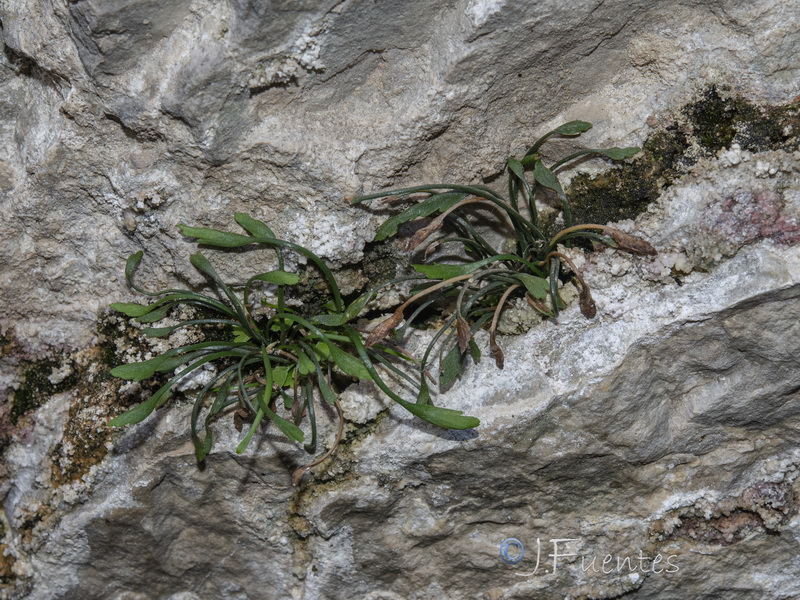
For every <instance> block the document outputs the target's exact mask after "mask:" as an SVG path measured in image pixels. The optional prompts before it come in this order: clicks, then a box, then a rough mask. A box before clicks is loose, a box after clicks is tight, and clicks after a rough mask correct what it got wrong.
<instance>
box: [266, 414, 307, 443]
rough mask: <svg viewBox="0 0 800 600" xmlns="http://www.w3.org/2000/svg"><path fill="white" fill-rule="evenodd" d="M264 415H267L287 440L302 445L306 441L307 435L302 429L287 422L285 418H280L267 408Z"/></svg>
mask: <svg viewBox="0 0 800 600" xmlns="http://www.w3.org/2000/svg"><path fill="white" fill-rule="evenodd" d="M264 413H265V414H266V415H267V417H268V418H269V420H270V421H272V422H273V423H275V426H276V427H277V428H278V429H280V430H281V431H282V432H283V435H285V436H286V437H287V438H289V439H290V440H292V441H293V442H298V443H302V442H303V440H304V439H305V434H304V433H303V431H302V429H300V428H299V427H298V426H297V425H295V424H294V423H292V422H291V421H287V420H286V419H284V418H283V417H279V416H278V415H276V414H275V413H274V412H272V411H271V410H270V409H269V408H267V409H266V410H265V411H264Z"/></svg>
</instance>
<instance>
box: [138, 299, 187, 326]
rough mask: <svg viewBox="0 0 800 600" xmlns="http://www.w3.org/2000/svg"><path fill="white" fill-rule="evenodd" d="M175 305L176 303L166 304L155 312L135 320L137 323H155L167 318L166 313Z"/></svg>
mask: <svg viewBox="0 0 800 600" xmlns="http://www.w3.org/2000/svg"><path fill="white" fill-rule="evenodd" d="M175 304H177V303H176V302H169V303H167V304H163V305H161V306H160V307H159V308H158V309H156V310H153V311H150V312H148V313H147V314H144V315H142V316H141V317H136V320H137V321H139V323H155V322H156V321H160V320H161V319H163V318H164V317H166V316H167V313H168V312H169V311H170V310H171V309H172V307H173V306H175Z"/></svg>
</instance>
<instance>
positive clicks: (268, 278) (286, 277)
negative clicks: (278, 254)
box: [247, 271, 300, 286]
mask: <svg viewBox="0 0 800 600" xmlns="http://www.w3.org/2000/svg"><path fill="white" fill-rule="evenodd" d="M252 281H265V282H267V283H274V284H275V285H294V284H296V283H299V281H300V277H298V276H297V274H296V273H289V272H287V271H267V272H266V273H259V274H258V275H255V276H253V277H251V278H250V281H248V282H247V283H248V286H249V284H250V282H252Z"/></svg>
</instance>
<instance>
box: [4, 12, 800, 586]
mask: <svg viewBox="0 0 800 600" xmlns="http://www.w3.org/2000/svg"><path fill="white" fill-rule="evenodd" d="M0 24H1V26H2V37H3V42H4V44H5V48H4V52H3V55H2V56H0V89H2V94H1V95H0V138H1V139H2V144H0V194H2V205H0V211H1V212H0V217H1V218H0V238H1V239H2V240H3V243H2V244H0V257H1V258H0V272H1V273H2V285H1V286H0V307H1V308H0V326H2V331H3V337H2V340H0V341H2V346H0V358H2V359H3V361H4V370H3V371H2V373H0V394H3V395H4V396H5V398H4V399H3V402H2V403H1V404H0V446H2V447H3V448H4V452H5V455H4V456H5V461H4V464H3V465H2V475H3V477H4V479H3V482H2V485H0V496H3V497H4V511H3V512H2V516H1V517H0V550H2V551H1V552H0V586H2V587H0V590H2V591H0V594H3V595H5V596H7V597H9V598H22V597H27V598H34V599H42V600H44V599H51V598H65V599H66V598H74V599H76V600H77V599H86V598H110V599H115V600H140V599H142V600H143V599H149V598H164V599H167V598H170V599H172V600H189V599H199V598H203V599H205V598H232V599H262V598H263V599H268V598H308V599H311V598H342V599H345V598H372V599H374V600H377V599H383V600H388V599H394V598H416V599H427V598H486V599H492V600H499V599H501V598H502V599H510V598H533V597H535V598H565V597H566V598H614V597H618V596H619V595H621V594H626V597H630V598H663V599H667V598H690V597H697V598H700V597H707V598H726V599H728V598H731V599H749V598H753V599H761V598H792V597H798V596H800V583H798V581H800V577H798V575H799V574H800V558H798V557H800V521H799V519H800V516H798V513H799V512H800V483H798V475H800V472H799V471H798V468H800V448H798V437H799V434H798V420H799V419H800V397H798V390H800V368H798V367H800V364H799V363H800V359H799V358H798V357H800V330H799V329H798V323H800V253H798V242H800V224H798V215H799V214H800V166H799V164H800V151H799V150H798V134H799V133H800V124H799V123H798V118H797V107H796V105H794V106H793V105H792V104H791V102H792V98H793V97H794V96H795V95H796V94H797V88H796V82H797V81H798V76H799V75H800V63H798V62H797V56H798V48H800V25H799V24H800V5H797V4H796V3H793V2H785V1H783V0H763V1H760V2H756V3H753V2H745V1H743V0H716V1H711V2H702V3H698V2H689V1H686V2H680V1H674V0H670V1H666V2H665V1H657V0H640V1H631V0H625V1H624V2H623V1H621V0H606V1H603V0H585V1H583V0H581V1H576V2H567V3H565V2H556V1H550V0H546V1H542V2H536V3H525V2H516V3H511V2H505V1H503V0H469V1H467V0H463V1H459V2H432V1H423V0H418V1H414V2H402V3H393V2H373V3H365V2H350V1H348V0H344V1H340V2H327V3H319V2H310V3H302V2H270V3H267V2H244V1H238V0H236V1H234V0H229V1H226V2H219V1H216V0H184V1H178V0H162V1H161V2H151V1H146V0H126V1H122V0H120V1H101V0H77V1H70V2H68V3H67V2H57V1H55V0H16V1H14V2H10V1H5V2H3V3H2V4H0ZM710 86H716V87H715V88H712V87H710ZM758 104H763V105H774V106H778V105H780V106H781V107H782V108H781V109H780V110H778V109H774V110H773V112H769V113H762V112H761V111H760V110H759V109H758V107H757V106H756V105H758ZM685 106H688V108H685V109H684V108H682V107H685ZM742 107H745V108H742ZM765 114H768V115H769V118H768V119H767V118H765V117H764V115H765ZM577 118H580V119H584V120H588V121H591V122H593V123H594V124H595V128H594V129H593V130H592V131H591V132H589V134H587V135H586V136H582V138H581V140H580V143H581V144H586V145H588V146H593V147H598V146H607V145H620V146H624V145H633V144H642V143H643V142H644V141H645V140H646V139H648V136H650V137H649V139H650V140H651V141H652V140H654V139H656V137H654V136H660V137H658V140H660V142H659V143H658V144H656V143H652V149H651V150H652V151H651V152H650V153H649V154H647V160H648V161H650V163H652V168H647V165H648V164H650V163H640V165H644V166H641V167H640V168H641V169H643V170H642V171H640V172H639V173H640V176H637V177H638V178H639V179H637V181H639V180H640V181H641V182H642V185H641V186H640V187H636V186H633V187H631V186H630V184H625V185H628V187H626V188H625V189H629V190H630V189H636V190H639V191H638V192H636V194H634V195H638V196H640V197H638V198H637V199H639V200H641V198H644V199H645V200H647V201H648V202H650V201H652V203H651V204H650V205H649V207H648V208H647V210H645V211H643V212H641V213H637V212H632V213H630V214H627V215H625V214H622V215H619V216H621V217H622V218H625V219H626V220H625V221H624V222H623V223H622V224H621V227H623V228H625V229H627V230H630V231H637V232H639V233H640V234H642V235H644V236H645V237H647V238H648V239H649V240H650V241H651V242H652V243H653V244H654V245H655V246H656V247H657V249H658V250H659V252H660V255H659V257H657V258H655V259H649V258H648V259H642V258H631V257H627V256H622V255H619V254H615V253H612V252H610V251H606V252H600V253H595V254H591V255H589V254H583V253H582V252H580V251H577V250H573V251H572V252H573V253H574V256H575V260H576V262H578V263H579V264H578V266H579V267H581V268H583V270H584V271H585V274H586V278H587V282H588V283H589V284H590V285H591V286H592V288H593V289H594V290H595V293H596V300H597V304H598V308H599V311H600V312H599V315H598V317H597V318H596V319H595V320H592V321H587V320H585V319H583V318H582V317H581V316H580V315H579V314H578V313H577V310H576V309H575V308H571V309H569V310H567V311H566V312H565V313H564V314H563V315H562V317H561V318H560V319H559V322H558V323H553V322H545V323H541V324H539V325H537V326H535V327H534V328H533V329H531V330H530V331H529V332H528V333H526V334H524V335H520V336H515V337H508V338H505V339H504V340H503V345H504V348H505V350H506V367H505V369H504V370H503V371H497V370H496V369H495V368H494V366H493V365H492V364H490V362H491V361H483V362H482V363H480V364H479V365H477V366H474V367H473V368H471V369H470V370H469V371H468V372H467V374H466V375H465V377H464V378H463V379H462V381H460V382H459V383H458V384H457V385H456V386H455V387H454V388H453V389H452V390H451V391H450V392H449V393H448V394H446V395H442V396H441V397H440V398H439V401H440V402H441V404H443V405H446V406H452V407H458V408H459V409H462V410H465V411H466V412H468V413H469V414H474V415H475V416H478V417H479V418H480V419H481V420H482V425H481V427H480V429H479V430H477V431H475V432H467V433H463V432H462V433H452V432H442V431H438V430H436V429H435V428H432V427H427V426H425V425H424V424H421V423H420V422H418V421H414V420H412V419H410V418H409V417H408V415H407V414H406V413H402V412H401V411H396V410H395V409H393V408H392V409H391V410H390V411H389V412H388V413H387V412H386V411H384V410H383V405H382V404H381V403H380V402H377V401H376V400H374V399H373V398H371V396H370V390H369V389H367V388H366V387H365V386H362V387H357V388H353V389H350V390H348V391H347V392H345V394H344V396H345V398H344V399H343V403H344V404H345V405H346V406H347V407H348V414H349V415H350V416H351V418H352V419H353V420H354V421H356V422H360V423H361V424H360V425H354V426H351V427H350V432H349V434H348V435H349V437H348V443H347V445H346V448H345V449H344V450H343V451H342V452H340V455H339V457H338V458H337V459H336V461H335V462H334V463H333V464H332V465H328V466H323V467H320V468H319V469H318V470H317V472H315V474H314V475H313V477H309V479H308V480H307V481H306V482H305V483H304V484H303V486H301V487H300V488H297V489H295V488H292V487H291V485H290V481H289V477H290V471H291V468H292V467H293V466H295V465H297V464H301V463H302V462H303V461H306V460H307V458H305V457H304V456H303V453H302V451H300V450H299V449H297V448H293V447H291V446H289V445H288V444H285V443H283V442H282V441H280V440H279V439H278V438H277V437H271V436H266V437H265V438H264V439H263V440H262V441H261V442H260V443H259V444H258V445H256V447H255V448H251V451H250V453H249V454H248V455H246V456H244V457H242V456H237V455H235V454H233V453H232V452H229V451H226V448H230V449H232V448H233V447H234V446H235V443H236V442H235V440H236V439H237V433H236V431H235V430H234V429H233V427H232V426H231V427H230V430H227V431H221V432H220V437H221V438H222V439H221V440H220V441H219V445H218V448H219V450H218V451H217V452H216V453H215V454H214V455H212V456H211V457H210V459H209V460H208V465H207V468H206V469H205V470H198V468H197V467H196V465H195V463H194V458H193V453H192V450H191V446H190V444H189V440H188V436H187V434H186V429H187V427H186V423H187V408H186V407H185V406H184V405H182V404H180V403H177V404H176V405H175V406H174V407H173V408H172V409H170V410H169V411H160V413H159V414H158V415H156V416H154V417H152V418H151V419H150V420H148V421H147V422H145V423H143V424H142V425H140V426H138V427H135V428H132V429H131V430H126V431H125V432H123V433H121V434H119V433H117V434H113V435H112V434H111V433H110V432H109V431H108V429H107V427H106V426H105V422H106V420H107V418H108V415H109V414H110V411H111V410H112V408H110V407H112V405H115V403H117V402H118V401H119V397H120V396H123V397H124V395H125V394H126V393H127V392H126V390H124V389H123V390H120V385H119V382H114V381H112V380H110V379H109V377H108V370H109V361H111V360H114V358H115V357H117V358H118V357H119V356H122V355H123V354H124V352H125V350H126V344H128V343H133V342H132V341H131V340H132V338H131V337H130V336H129V332H126V328H125V325H124V323H122V322H120V321H119V320H116V318H112V317H104V318H103V319H102V320H101V322H100V328H99V333H100V334H102V335H101V336H100V337H98V335H97V334H98V330H97V318H98V312H99V311H100V310H101V309H103V308H104V307H105V306H106V305H107V304H108V302H110V301H114V300H120V299H122V298H128V297H129V294H130V292H129V291H128V290H126V288H125V282H124V278H123V277H122V266H123V264H124V260H125V257H126V256H127V255H128V254H130V253H131V252H133V251H135V250H138V249H140V248H145V249H146V251H147V254H146V258H145V263H144V264H143V268H142V273H141V275H142V277H143V279H146V280H148V281H149V282H152V283H153V285H157V284H159V283H161V284H163V283H167V282H168V281H170V280H174V279H176V278H177V279H179V280H184V283H185V282H186V280H188V282H189V283H191V284H199V283H200V282H201V278H200V276H199V275H198V274H197V273H195V272H193V271H192V270H191V268H190V267H189V264H188V261H187V260H186V257H187V256H188V254H189V249H190V246H189V244H188V243H187V242H186V241H185V240H182V239H181V237H180V236H179V235H178V234H177V230H176V228H175V225H176V224H177V223H179V222H189V223H192V224H202V225H214V226H223V225H224V224H227V223H230V222H231V217H232V214H233V212H234V211H237V210H243V211H245V212H249V213H251V214H253V215H254V216H257V217H260V218H263V219H265V220H267V221H269V222H270V223H271V224H273V225H274V228H275V229H276V231H278V232H279V233H280V235H282V236H285V237H290V238H291V239H293V240H294V241H297V242H299V243H302V244H304V245H307V246H309V247H310V248H311V249H313V250H314V251H316V252H318V253H320V254H321V255H323V256H325V257H326V258H327V259H329V260H330V261H331V262H332V263H333V264H335V265H337V266H340V267H341V266H346V265H353V264H357V263H358V261H360V260H361V259H362V256H363V252H364V245H365V243H366V242H367V241H369V240H370V239H371V235H372V232H373V231H374V229H375V227H376V225H377V224H378V223H379V222H380V219H381V218H382V217H383V216H384V214H385V213H383V212H381V211H380V210H378V208H377V207H376V208H375V209H374V212H370V211H368V210H356V209H354V208H351V207H349V206H348V205H347V204H346V203H345V202H344V198H345V197H347V196H349V195H351V194H353V193H355V192H357V191H359V190H362V189H365V190H369V189H375V188H378V187H382V186H384V185H397V184H400V183H414V182H421V181H441V180H456V181H473V182H475V181H477V182H481V181H483V182H487V183H490V184H492V183H494V181H495V179H496V178H497V176H498V175H499V174H500V173H501V169H502V165H503V164H504V160H505V158H506V157H507V156H508V155H510V154H512V153H519V152H520V151H521V150H522V149H523V148H525V147H526V145H527V144H529V143H530V141H531V140H532V139H533V138H534V137H535V135H536V134H538V133H542V132H543V131H546V127H547V126H548V125H557V124H560V123H561V122H563V121H566V120H571V119H577ZM768 123H773V124H774V123H780V124H781V127H780V128H778V129H777V130H775V128H774V127H773V128H772V129H770V128H769V127H767V125H766V124H768ZM665 140H667V141H670V140H671V141H670V144H671V145H669V144H666V143H665ZM569 143H570V144H572V143H574V142H569ZM564 144H567V142H564ZM676 148H677V149H676ZM659 152H660V154H659ZM601 167H604V165H602V164H600V163H599V162H596V163H587V164H584V165H582V166H581V168H582V169H583V170H586V169H590V170H598V169H600V168H601ZM645 172H646V173H648V174H649V176H650V179H648V178H647V177H646V176H645V175H644V173H645ZM612 180H613V178H612ZM498 183H499V181H498ZM645 184H647V185H645ZM620 186H622V184H620ZM648 186H649V187H648ZM622 187H624V186H622ZM620 189H622V188H620ZM254 260H257V259H256V257H255V256H250V255H245V256H238V257H236V261H233V260H232V262H231V263H229V266H228V267H227V269H223V271H224V272H225V274H226V276H228V277H230V278H232V277H234V276H235V275H236V273H237V270H240V269H247V268H248V265H249V264H250V262H249V261H254ZM351 271H352V269H351ZM343 283H344V284H345V285H350V286H351V288H356V287H358V285H360V284H359V278H358V276H357V275H356V276H353V275H352V274H351V276H350V279H349V280H345V281H343ZM421 335H423V334H421ZM115 340H116V342H115ZM481 341H482V343H485V340H481ZM409 343H410V344H412V345H413V344H414V343H419V340H410V341H409ZM326 432H327V433H328V434H330V430H329V429H328V430H327V431H326ZM512 537H513V538H518V539H519V540H520V541H521V542H522V543H523V544H524V546H525V549H526V554H525V557H524V559H523V560H522V561H521V562H519V563H518V564H516V565H509V564H506V563H504V562H503V561H502V560H501V558H500V555H499V546H500V543H501V542H502V541H503V540H504V539H506V538H512ZM537 539H538V540H539V542H540V544H539V546H540V549H541V551H540V558H541V560H540V561H539V566H538V569H536V564H537V563H536V555H537V552H536V551H537ZM553 539H570V540H572V541H570V542H559V543H558V547H557V550H558V552H559V553H563V554H568V555H570V556H561V557H560V558H559V559H558V562H557V564H555V565H554V560H553V558H552V557H551V556H549V555H550V554H553V553H554V543H553V542H551V540H553ZM512 550H513V549H512ZM512 554H513V553H512ZM607 556H608V557H610V558H608V559H606V557H607ZM640 556H641V557H649V560H645V559H640V558H639V557H640ZM656 556H661V561H660V562H659V561H654V559H655V557H656ZM626 559H628V560H626ZM604 560H605V562H604ZM534 571H535V572H534Z"/></svg>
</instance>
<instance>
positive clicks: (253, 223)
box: [233, 213, 275, 238]
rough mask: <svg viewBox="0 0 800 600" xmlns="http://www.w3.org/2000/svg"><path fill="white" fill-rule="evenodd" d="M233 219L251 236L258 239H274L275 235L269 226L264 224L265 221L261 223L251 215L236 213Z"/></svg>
mask: <svg viewBox="0 0 800 600" xmlns="http://www.w3.org/2000/svg"><path fill="white" fill-rule="evenodd" d="M233 218H234V219H235V220H236V222H237V223H238V224H239V225H241V226H242V227H244V229H245V231H247V233H249V234H250V235H252V236H254V237H257V238H274V237H275V233H274V232H273V231H272V229H270V227H269V225H267V224H266V223H264V221H259V220H258V219H255V218H253V217H251V216H250V215H246V214H244V213H235V214H234V215H233Z"/></svg>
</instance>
